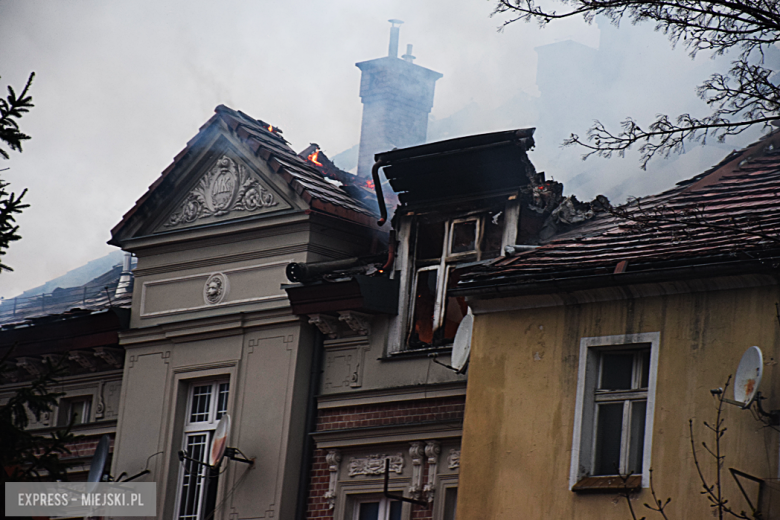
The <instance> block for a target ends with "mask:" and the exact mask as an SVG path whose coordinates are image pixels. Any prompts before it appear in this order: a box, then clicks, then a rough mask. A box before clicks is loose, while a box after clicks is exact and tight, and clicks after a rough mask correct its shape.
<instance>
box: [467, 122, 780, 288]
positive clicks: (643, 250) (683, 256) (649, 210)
mask: <svg viewBox="0 0 780 520" xmlns="http://www.w3.org/2000/svg"><path fill="white" fill-rule="evenodd" d="M778 195H780V133H775V134H773V135H772V136H770V138H768V139H764V140H762V141H759V142H758V143H754V144H753V145H751V146H749V147H748V148H746V149H744V150H742V151H741V152H735V153H732V154H731V155H729V157H728V158H727V159H726V160H725V161H723V162H721V163H720V164H719V165H718V166H716V167H715V168H713V169H710V170H708V172H705V174H701V175H697V176H695V177H693V178H692V179H689V180H688V181H683V182H680V183H678V185H677V186H676V187H675V188H673V189H671V190H669V191H666V192H664V193H661V194H658V195H655V196H651V197H646V198H643V199H636V200H633V201H629V202H628V203H627V204H626V205H623V206H620V207H617V208H611V207H610V206H609V205H608V202H607V201H605V200H599V199H598V198H597V200H595V201H593V202H592V203H591V209H589V210H586V211H585V212H582V208H580V211H577V205H576V204H575V202H574V201H573V200H572V201H571V202H570V203H569V202H566V201H564V203H563V204H562V205H561V206H559V207H558V208H557V209H556V210H555V211H554V212H553V213H555V214H556V218H557V219H558V221H559V222H567V223H576V222H575V221H577V220H579V219H580V217H583V218H584V217H586V216H587V214H588V212H589V211H594V210H596V212H598V213H599V214H598V215H596V216H595V217H594V218H593V219H591V220H590V221H587V222H584V223H582V224H580V225H579V226H578V227H575V228H574V229H571V230H568V231H565V232H563V233H558V234H557V235H555V236H552V237H551V238H550V239H549V240H548V241H547V242H546V243H543V244H542V245H541V247H538V248H535V249H532V250H525V251H522V252H521V253H519V254H516V255H514V256H511V257H507V258H501V259H497V260H496V261H493V262H491V263H490V264H488V265H484V266H481V267H479V268H476V269H474V270H472V271H471V272H470V273H467V274H464V275H463V277H462V278H461V281H460V283H459V285H458V289H457V290H456V292H458V293H461V294H468V292H469V291H470V290H474V289H476V288H480V287H482V288H485V287H489V286H493V287H497V286H506V285H513V286H522V285H524V284H532V283H533V284H543V283H559V282H560V281H561V280H571V279H575V278H577V279H583V277H585V278H587V277H592V276H598V275H610V276H621V277H625V276H626V275H627V274H632V273H640V272H659V270H663V269H673V268H681V267H694V266H697V268H701V267H702V266H709V267H710V268H715V266H719V267H717V268H718V269H721V270H723V269H727V267H728V266H731V267H732V268H734V269H740V268H742V269H744V268H746V262H750V263H751V265H754V266H755V268H756V269H770V270H776V269H777V267H778V266H780V196H778ZM572 208H574V210H575V211H574V212H572V211H571V210H572Z"/></svg>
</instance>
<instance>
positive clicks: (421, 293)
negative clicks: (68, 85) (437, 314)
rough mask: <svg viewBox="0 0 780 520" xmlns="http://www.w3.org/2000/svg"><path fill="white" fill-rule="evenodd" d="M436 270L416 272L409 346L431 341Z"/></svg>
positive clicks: (426, 343) (424, 344) (423, 344)
mask: <svg viewBox="0 0 780 520" xmlns="http://www.w3.org/2000/svg"><path fill="white" fill-rule="evenodd" d="M437 275H438V270H436V269H432V270H427V271H419V272H418V273H417V287H416V288H415V292H414V302H413V304H414V321H413V322H412V330H411V332H410V334H409V346H412V347H420V346H426V345H430V344H431V343H433V309H434V305H435V303H436V277H437Z"/></svg>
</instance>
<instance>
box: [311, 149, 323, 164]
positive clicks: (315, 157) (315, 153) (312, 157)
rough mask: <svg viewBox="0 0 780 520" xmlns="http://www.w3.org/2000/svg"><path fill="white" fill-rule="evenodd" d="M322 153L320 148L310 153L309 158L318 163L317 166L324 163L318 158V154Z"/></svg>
mask: <svg viewBox="0 0 780 520" xmlns="http://www.w3.org/2000/svg"><path fill="white" fill-rule="evenodd" d="M319 154H320V151H319V150H314V151H313V152H312V153H311V154H309V160H310V161H311V162H313V163H314V164H316V165H317V166H322V163H321V162H319V161H318V160H317V156H318V155H319Z"/></svg>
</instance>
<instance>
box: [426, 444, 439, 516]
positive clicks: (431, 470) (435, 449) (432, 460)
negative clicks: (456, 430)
mask: <svg viewBox="0 0 780 520" xmlns="http://www.w3.org/2000/svg"><path fill="white" fill-rule="evenodd" d="M439 453H441V444H440V443H439V441H427V442H426V443H425V456H426V457H428V482H426V483H425V487H424V488H423V491H424V492H425V497H426V498H427V499H428V503H433V499H434V493H436V473H437V471H436V470H437V468H438V466H439Z"/></svg>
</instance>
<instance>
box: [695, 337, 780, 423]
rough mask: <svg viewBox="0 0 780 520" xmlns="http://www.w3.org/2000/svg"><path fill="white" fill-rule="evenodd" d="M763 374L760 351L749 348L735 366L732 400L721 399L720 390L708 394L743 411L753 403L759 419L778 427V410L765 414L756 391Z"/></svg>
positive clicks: (762, 359) (762, 361)
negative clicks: (763, 418)
mask: <svg viewBox="0 0 780 520" xmlns="http://www.w3.org/2000/svg"><path fill="white" fill-rule="evenodd" d="M763 372H764V357H763V355H762V354H761V349H760V348H758V347H756V346H753V347H750V348H748V349H747V350H746V351H745V353H744V354H743V355H742V359H740V360H739V366H737V374H736V376H734V399H727V398H725V397H722V394H723V389H722V388H718V389H715V390H710V393H712V395H719V396H721V397H720V399H721V400H722V401H723V402H724V403H728V404H732V405H734V406H739V407H740V408H742V409H743V410H746V409H748V408H750V406H751V405H752V404H753V403H754V402H755V403H756V410H757V411H758V414H759V415H760V416H761V417H766V418H768V419H769V422H770V424H772V425H775V426H777V425H780V410H770V411H768V412H767V411H765V410H764V408H763V407H762V406H761V401H762V400H764V399H766V398H765V397H764V396H762V395H761V392H760V391H759V390H758V387H759V385H760V384H761V377H762V375H763Z"/></svg>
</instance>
